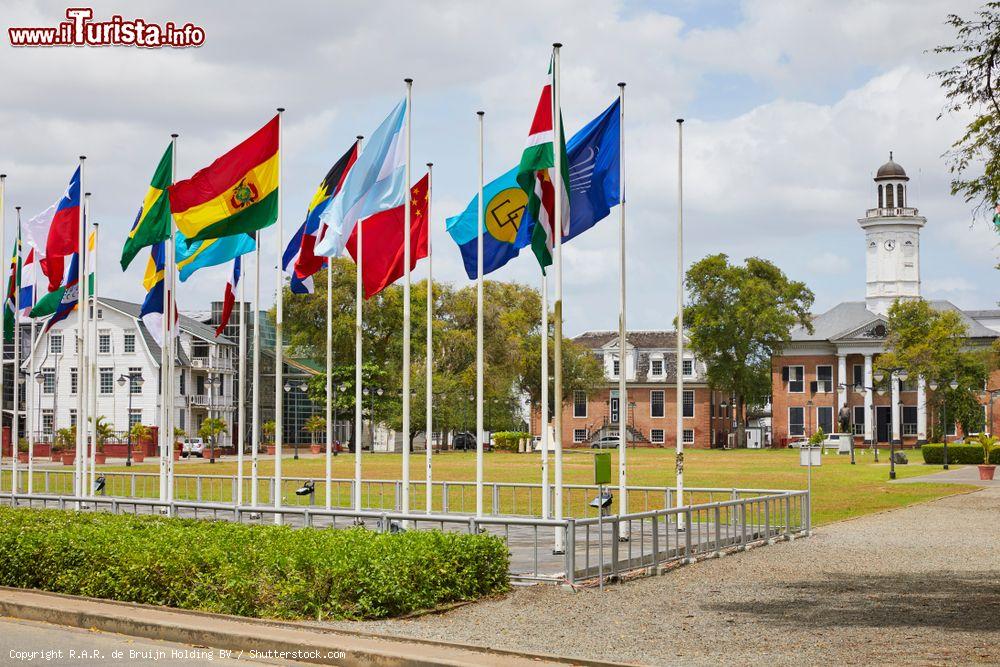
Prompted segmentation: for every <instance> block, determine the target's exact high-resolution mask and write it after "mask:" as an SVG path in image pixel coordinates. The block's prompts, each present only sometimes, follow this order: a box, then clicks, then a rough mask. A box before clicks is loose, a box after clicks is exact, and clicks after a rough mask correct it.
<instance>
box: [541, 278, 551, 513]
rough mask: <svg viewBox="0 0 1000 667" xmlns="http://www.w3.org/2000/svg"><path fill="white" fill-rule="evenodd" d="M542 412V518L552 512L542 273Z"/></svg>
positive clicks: (545, 304)
mask: <svg viewBox="0 0 1000 667" xmlns="http://www.w3.org/2000/svg"><path fill="white" fill-rule="evenodd" d="M540 333H541V340H542V355H541V363H542V376H541V380H542V381H541V398H542V412H541V416H540V417H539V420H538V423H539V424H541V429H542V440H541V442H542V518H543V519H548V518H549V516H551V513H552V507H551V501H552V499H551V498H550V497H549V496H550V494H551V490H550V488H549V278H548V276H546V275H545V274H544V273H542V330H541V332H540Z"/></svg>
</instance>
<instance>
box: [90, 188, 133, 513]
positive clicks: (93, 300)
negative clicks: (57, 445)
mask: <svg viewBox="0 0 1000 667" xmlns="http://www.w3.org/2000/svg"><path fill="white" fill-rule="evenodd" d="M84 205H85V206H86V209H87V210H86V211H85V212H84V215H85V216H86V219H87V220H91V217H90V193H89V192H88V193H87V194H86V195H84ZM90 226H91V228H92V229H93V234H94V261H93V266H94V293H93V295H91V293H90V265H91V261H90V257H88V258H87V271H86V275H87V279H86V281H85V282H84V285H85V290H86V291H85V292H84V294H86V295H87V303H89V304H91V306H90V312H89V313H88V315H89V316H90V370H89V375H90V388H89V389H88V392H87V398H88V399H89V400H90V408H89V410H88V412H90V449H88V450H87V455H88V456H87V460H88V461H89V465H88V467H89V470H90V474H89V476H88V478H87V489H88V491H89V492H90V495H94V482H95V480H96V478H97V474H96V473H95V469H96V467H97V389H98V387H97V352H98V349H97V225H96V224H95V223H94V222H93V221H91V222H90ZM87 243H88V244H89V243H90V235H89V234H88V235H87ZM87 253H88V254H89V253H90V248H89V247H88V248H87ZM131 390H132V388H131V385H130V386H129V391H131Z"/></svg>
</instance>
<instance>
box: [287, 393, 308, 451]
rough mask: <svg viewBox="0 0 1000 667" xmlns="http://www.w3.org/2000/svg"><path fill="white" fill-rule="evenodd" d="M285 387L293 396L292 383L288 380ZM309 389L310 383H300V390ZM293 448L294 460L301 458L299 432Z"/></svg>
mask: <svg viewBox="0 0 1000 667" xmlns="http://www.w3.org/2000/svg"><path fill="white" fill-rule="evenodd" d="M284 389H285V393H286V394H288V395H289V398H291V391H292V385H291V383H290V382H286V383H285V386H284ZM308 389H309V385H308V384H306V383H305V382H304V381H303V382H302V384H300V385H299V391H301V392H302V393H305V392H306V391H307V390H308ZM292 448H293V449H294V450H295V456H293V457H292V458H293V459H294V460H296V461H298V460H299V436H298V434H296V435H295V442H293V443H292Z"/></svg>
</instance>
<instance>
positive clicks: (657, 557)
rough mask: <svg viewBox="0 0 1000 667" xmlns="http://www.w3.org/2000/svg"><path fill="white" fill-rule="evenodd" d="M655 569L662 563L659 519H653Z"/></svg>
mask: <svg viewBox="0 0 1000 667" xmlns="http://www.w3.org/2000/svg"><path fill="white" fill-rule="evenodd" d="M652 537H653V563H652V565H653V567H654V568H655V567H656V565H657V563H659V562H660V521H659V519H658V518H657V517H655V516H654V517H653V536H652Z"/></svg>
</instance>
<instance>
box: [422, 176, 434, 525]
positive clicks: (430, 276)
mask: <svg viewBox="0 0 1000 667" xmlns="http://www.w3.org/2000/svg"><path fill="white" fill-rule="evenodd" d="M433 188H434V163H433V162H428V163H427V350H426V357H427V360H426V362H425V364H424V365H425V366H426V369H425V371H426V373H427V380H426V385H427V386H426V387H425V391H426V402H427V405H426V408H425V409H426V414H425V415H424V422H425V424H424V433H425V434H426V435H425V438H424V439H425V441H426V445H425V451H424V455H425V457H426V471H425V473H424V481H425V483H424V493H425V496H426V497H425V498H424V509H426V510H427V513H428V514H430V513H431V510H432V509H433V506H434V488H433V482H434V474H433V473H434V470H433V464H434V428H433V427H434V349H433V345H432V343H433V338H434V270H433V268H432V266H431V258H432V256H433V253H432V252H431V195H432V193H433V191H434V190H433Z"/></svg>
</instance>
